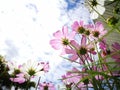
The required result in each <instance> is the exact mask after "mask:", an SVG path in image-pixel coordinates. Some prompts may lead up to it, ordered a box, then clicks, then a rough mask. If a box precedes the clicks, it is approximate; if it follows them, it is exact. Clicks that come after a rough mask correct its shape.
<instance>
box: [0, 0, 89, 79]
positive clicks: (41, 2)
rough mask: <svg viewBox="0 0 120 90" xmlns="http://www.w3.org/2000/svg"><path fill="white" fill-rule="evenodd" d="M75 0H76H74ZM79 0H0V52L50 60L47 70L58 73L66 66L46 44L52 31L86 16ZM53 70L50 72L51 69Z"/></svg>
mask: <svg viewBox="0 0 120 90" xmlns="http://www.w3.org/2000/svg"><path fill="white" fill-rule="evenodd" d="M75 2H77V3H75ZM82 3H83V0H81V1H80V0H0V54H1V55H3V56H5V57H6V59H7V60H15V61H17V62H18V63H23V62H25V61H27V60H29V59H32V60H42V61H43V60H44V61H49V62H50V67H51V71H50V73H49V74H51V75H54V77H55V78H52V77H47V79H48V80H51V81H55V80H56V78H58V77H60V75H61V74H62V72H61V71H62V70H63V71H64V70H66V67H70V65H69V64H68V63H64V64H62V63H63V62H66V61H63V60H62V59H61V58H60V57H59V52H58V51H55V50H54V49H52V48H51V46H50V45H49V41H50V40H51V39H52V34H53V32H55V31H57V30H61V29H62V26H63V25H68V26H70V25H71V24H72V23H73V21H75V20H78V21H79V20H84V21H85V22H86V23H87V21H88V20H89V15H88V12H87V9H86V8H85V7H84V5H83V4H82ZM53 72H54V73H53Z"/></svg>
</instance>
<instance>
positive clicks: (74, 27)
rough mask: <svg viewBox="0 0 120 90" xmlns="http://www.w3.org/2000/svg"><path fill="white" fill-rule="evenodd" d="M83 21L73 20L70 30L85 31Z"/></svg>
mask: <svg viewBox="0 0 120 90" xmlns="http://www.w3.org/2000/svg"><path fill="white" fill-rule="evenodd" d="M84 27H85V26H84V22H83V21H80V22H78V21H75V22H74V23H73V25H72V30H73V31H75V32H76V33H78V34H83V33H84V32H85V28H84Z"/></svg>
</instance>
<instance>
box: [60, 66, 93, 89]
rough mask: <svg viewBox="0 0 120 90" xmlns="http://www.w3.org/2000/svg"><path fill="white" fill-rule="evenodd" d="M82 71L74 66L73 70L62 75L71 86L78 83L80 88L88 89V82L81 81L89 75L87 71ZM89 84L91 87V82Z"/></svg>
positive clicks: (64, 81)
mask: <svg viewBox="0 0 120 90" xmlns="http://www.w3.org/2000/svg"><path fill="white" fill-rule="evenodd" d="M80 72H81V71H79V70H78V69H76V68H73V69H72V71H71V72H67V73H66V74H65V75H63V76H62V79H63V83H64V84H65V85H66V86H69V87H71V88H73V87H74V85H77V88H79V89H80V90H87V89H86V84H85V83H84V82H82V81H81V79H83V78H84V77H86V76H87V75H85V73H80ZM80 81H81V82H80ZM88 83H89V82H88ZM88 86H89V87H90V86H91V84H88Z"/></svg>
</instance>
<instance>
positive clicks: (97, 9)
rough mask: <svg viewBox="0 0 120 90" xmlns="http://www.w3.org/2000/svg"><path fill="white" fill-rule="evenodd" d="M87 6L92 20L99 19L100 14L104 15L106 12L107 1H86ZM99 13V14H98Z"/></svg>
mask: <svg viewBox="0 0 120 90" xmlns="http://www.w3.org/2000/svg"><path fill="white" fill-rule="evenodd" d="M85 1H86V3H85V6H86V7H87V8H88V9H89V11H90V17H91V19H97V18H98V16H99V14H100V15H103V14H104V12H105V7H104V2H105V0H85ZM98 13H99V14H98Z"/></svg>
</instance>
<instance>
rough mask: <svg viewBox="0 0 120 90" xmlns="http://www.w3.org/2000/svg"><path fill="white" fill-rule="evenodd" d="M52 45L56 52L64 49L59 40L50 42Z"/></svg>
mask: <svg viewBox="0 0 120 90" xmlns="http://www.w3.org/2000/svg"><path fill="white" fill-rule="evenodd" d="M50 45H51V46H52V47H53V48H54V49H56V50H59V49H60V48H62V44H61V41H60V40H58V39H53V40H50Z"/></svg>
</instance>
